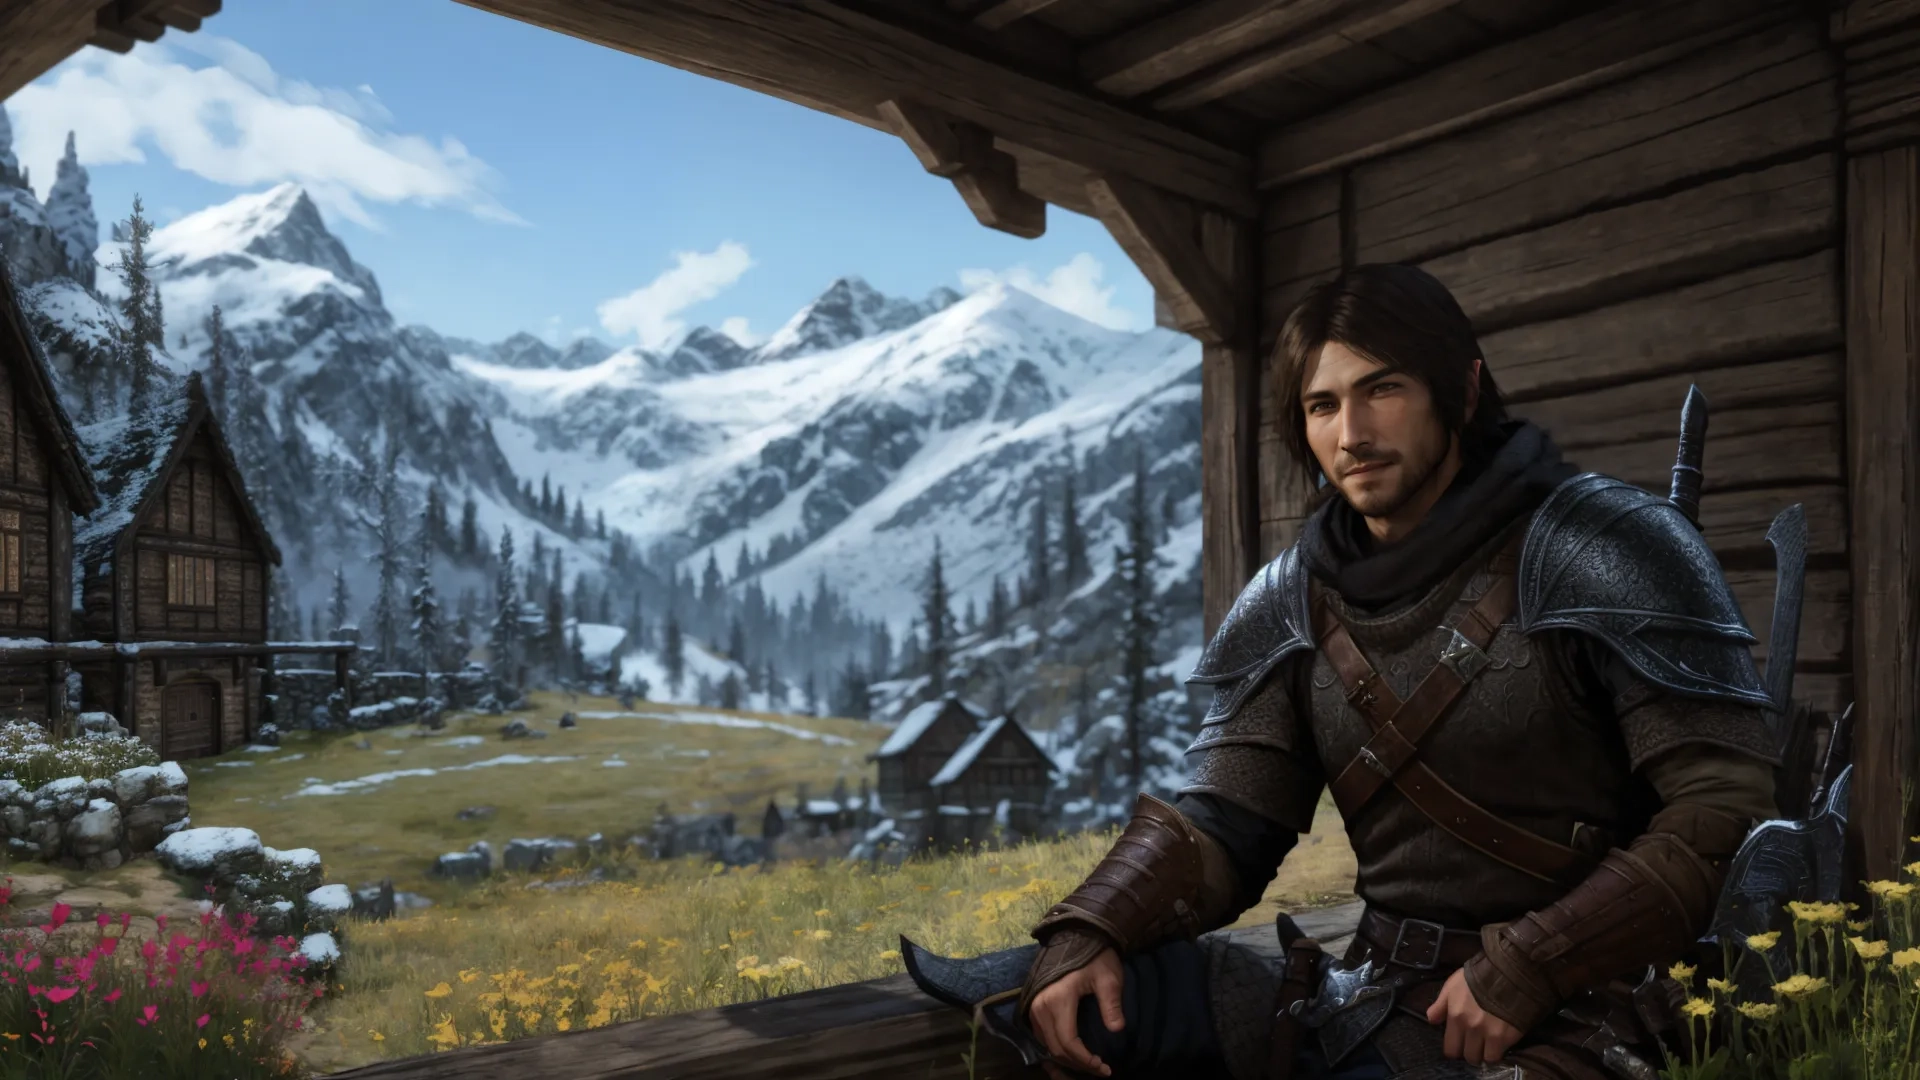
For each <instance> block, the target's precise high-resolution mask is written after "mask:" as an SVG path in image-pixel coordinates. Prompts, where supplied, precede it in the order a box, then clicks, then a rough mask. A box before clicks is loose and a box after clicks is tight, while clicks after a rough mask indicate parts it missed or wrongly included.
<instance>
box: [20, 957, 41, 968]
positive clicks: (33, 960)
mask: <svg viewBox="0 0 1920 1080" xmlns="http://www.w3.org/2000/svg"><path fill="white" fill-rule="evenodd" d="M39 969H40V954H39V953H34V954H33V955H32V956H29V957H27V962H26V963H24V964H21V965H20V970H21V971H38V970H39Z"/></svg>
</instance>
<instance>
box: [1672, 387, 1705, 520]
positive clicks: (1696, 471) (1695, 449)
mask: <svg viewBox="0 0 1920 1080" xmlns="http://www.w3.org/2000/svg"><path fill="white" fill-rule="evenodd" d="M1706 452H1707V396H1706V395H1705V394H1702V393H1701V392H1700V387H1699V386H1698V385H1694V386H1689V387H1687V400H1686V402H1685V403H1684V404H1682V405H1681V406H1680V448H1679V449H1678V450H1677V451H1676V452H1675V453H1674V455H1673V486H1672V488H1671V489H1669V491H1668V493H1667V501H1668V502H1670V503H1672V504H1673V505H1675V506H1677V507H1679V508H1680V512H1681V513H1682V514H1685V515H1686V516H1687V520H1688V521H1691V522H1693V523H1694V525H1696V526H1697V525H1699V524H1700V475H1701V474H1700V459H1701V456H1702V455H1704V454H1705V453H1706Z"/></svg>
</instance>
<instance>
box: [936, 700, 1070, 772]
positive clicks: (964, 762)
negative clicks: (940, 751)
mask: <svg viewBox="0 0 1920 1080" xmlns="http://www.w3.org/2000/svg"><path fill="white" fill-rule="evenodd" d="M1009 726H1011V727H1012V729H1013V730H1014V731H1015V732H1018V733H1019V735H1020V739H1021V741H1022V742H1025V743H1026V744H1027V745H1028V746H1030V747H1032V748H1033V753H1034V756H1036V757H1038V758H1039V759H1040V760H1041V761H1044V762H1046V763H1047V768H1048V770H1049V771H1051V770H1052V769H1053V758H1051V757H1049V756H1048V755H1047V753H1046V751H1044V750H1042V749H1040V744H1038V743H1036V742H1034V741H1033V736H1032V735H1029V734H1027V729H1026V728H1023V727H1021V726H1020V724H1019V723H1018V722H1017V721H1015V720H1014V719H1013V718H1012V717H1010V716H996V717H994V718H993V720H991V721H990V722H988V724H987V726H986V727H983V728H981V729H980V730H979V731H976V732H974V733H973V734H972V735H970V736H968V738H967V741H966V742H963V743H961V744H960V749H958V750H955V751H954V752H953V756H952V757H950V758H948V759H947V763H946V764H945V765H942V766H940V771H939V772H937V773H934V774H933V779H932V780H929V781H927V785H928V786H929V787H940V786H941V785H943V784H951V783H953V782H954V781H956V780H958V779H960V777H962V776H963V775H965V774H966V771H967V770H968V769H970V768H972V767H973V763H974V762H975V761H976V760H978V759H979V757H980V753H981V751H983V750H985V749H986V748H987V747H988V746H989V745H990V744H991V743H992V742H993V740H994V738H995V736H997V735H999V734H1000V733H1001V732H1002V731H1005V730H1006V729H1007V728H1008V727H1009Z"/></svg>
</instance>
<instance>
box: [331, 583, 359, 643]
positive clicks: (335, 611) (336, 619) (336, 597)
mask: <svg viewBox="0 0 1920 1080" xmlns="http://www.w3.org/2000/svg"><path fill="white" fill-rule="evenodd" d="M352 610H353V598H352V596H351V595H350V594H349V593H348V592H347V570H346V567H344V566H336V567H334V568H333V606H332V607H331V608H329V609H328V611H327V614H329V615H331V616H333V626H332V628H330V629H329V630H328V631H327V634H326V636H327V637H329V638H331V637H332V636H333V635H335V634H337V633H339V632H340V631H341V630H343V629H345V628H346V627H347V626H348V625H349V624H348V622H347V615H348V613H349V612H351V611H352Z"/></svg>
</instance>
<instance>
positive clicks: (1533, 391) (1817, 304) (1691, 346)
mask: <svg viewBox="0 0 1920 1080" xmlns="http://www.w3.org/2000/svg"><path fill="white" fill-rule="evenodd" d="M1839 274H1840V268H1839V260H1838V257H1837V255H1836V253H1835V252H1832V251H1821V252H1816V253H1814V254H1812V255H1806V256H1802V257H1800V258H1798V259H1789V260H1785V261H1782V262H1774V263H1766V264H1764V265H1761V266H1755V267H1752V268H1750V269H1746V270H1741V271H1738V272H1736V273H1732V274H1727V275H1725V276H1723V277H1718V278H1714V279H1712V280H1710V281H1704V282H1701V283H1699V284H1697V285H1689V286H1687V287H1685V288H1681V289H1674V290H1670V291H1668V292H1663V293H1659V294H1656V295H1654V296H1649V297H1644V298H1641V299H1639V300H1630V301H1627V302H1626V303H1622V304H1614V305H1611V306H1608V307H1604V308H1598V309H1595V310H1593V311H1589V312H1583V313H1581V314H1579V315H1573V316H1569V317H1567V318H1564V319H1554V320H1551V321H1548V322H1542V323H1531V324H1529V325H1526V326H1519V327H1515V328H1513V329H1511V330H1502V331H1500V332H1498V333H1494V334H1488V335H1485V336H1483V337H1482V338H1481V339H1480V346H1481V350H1482V351H1483V352H1484V353H1485V355H1486V358H1487V363H1488V365H1489V366H1491V367H1492V369H1493V373H1494V376H1495V377H1496V378H1497V379H1498V380H1499V382H1500V387H1501V389H1502V390H1503V391H1504V392H1505V394H1506V395H1507V398H1508V400H1509V402H1513V403H1519V402H1526V401H1533V400H1538V399H1542V398H1549V397H1559V396H1562V395H1566V394H1571V393H1574V392H1577V391H1585V390H1597V389H1601V388H1603V387H1607V386H1617V385H1620V384H1623V383H1628V382H1632V381H1634V380H1637V379H1645V378H1649V377H1653V376H1658V375H1670V374H1675V373H1678V372H1688V371H1698V370H1702V369H1706V368H1713V367H1721V366H1727V365H1733V364H1738V363H1743V362H1748V361H1757V360H1763V359H1769V358H1773V357H1785V356H1796V355H1805V354H1809V353H1814V352H1822V351H1826V350H1831V349H1836V348H1838V347H1839V345H1840V342H1841V336H1842V335H1841V321H1840V304H1839V292H1840V287H1839V282H1840V277H1839Z"/></svg>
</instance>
